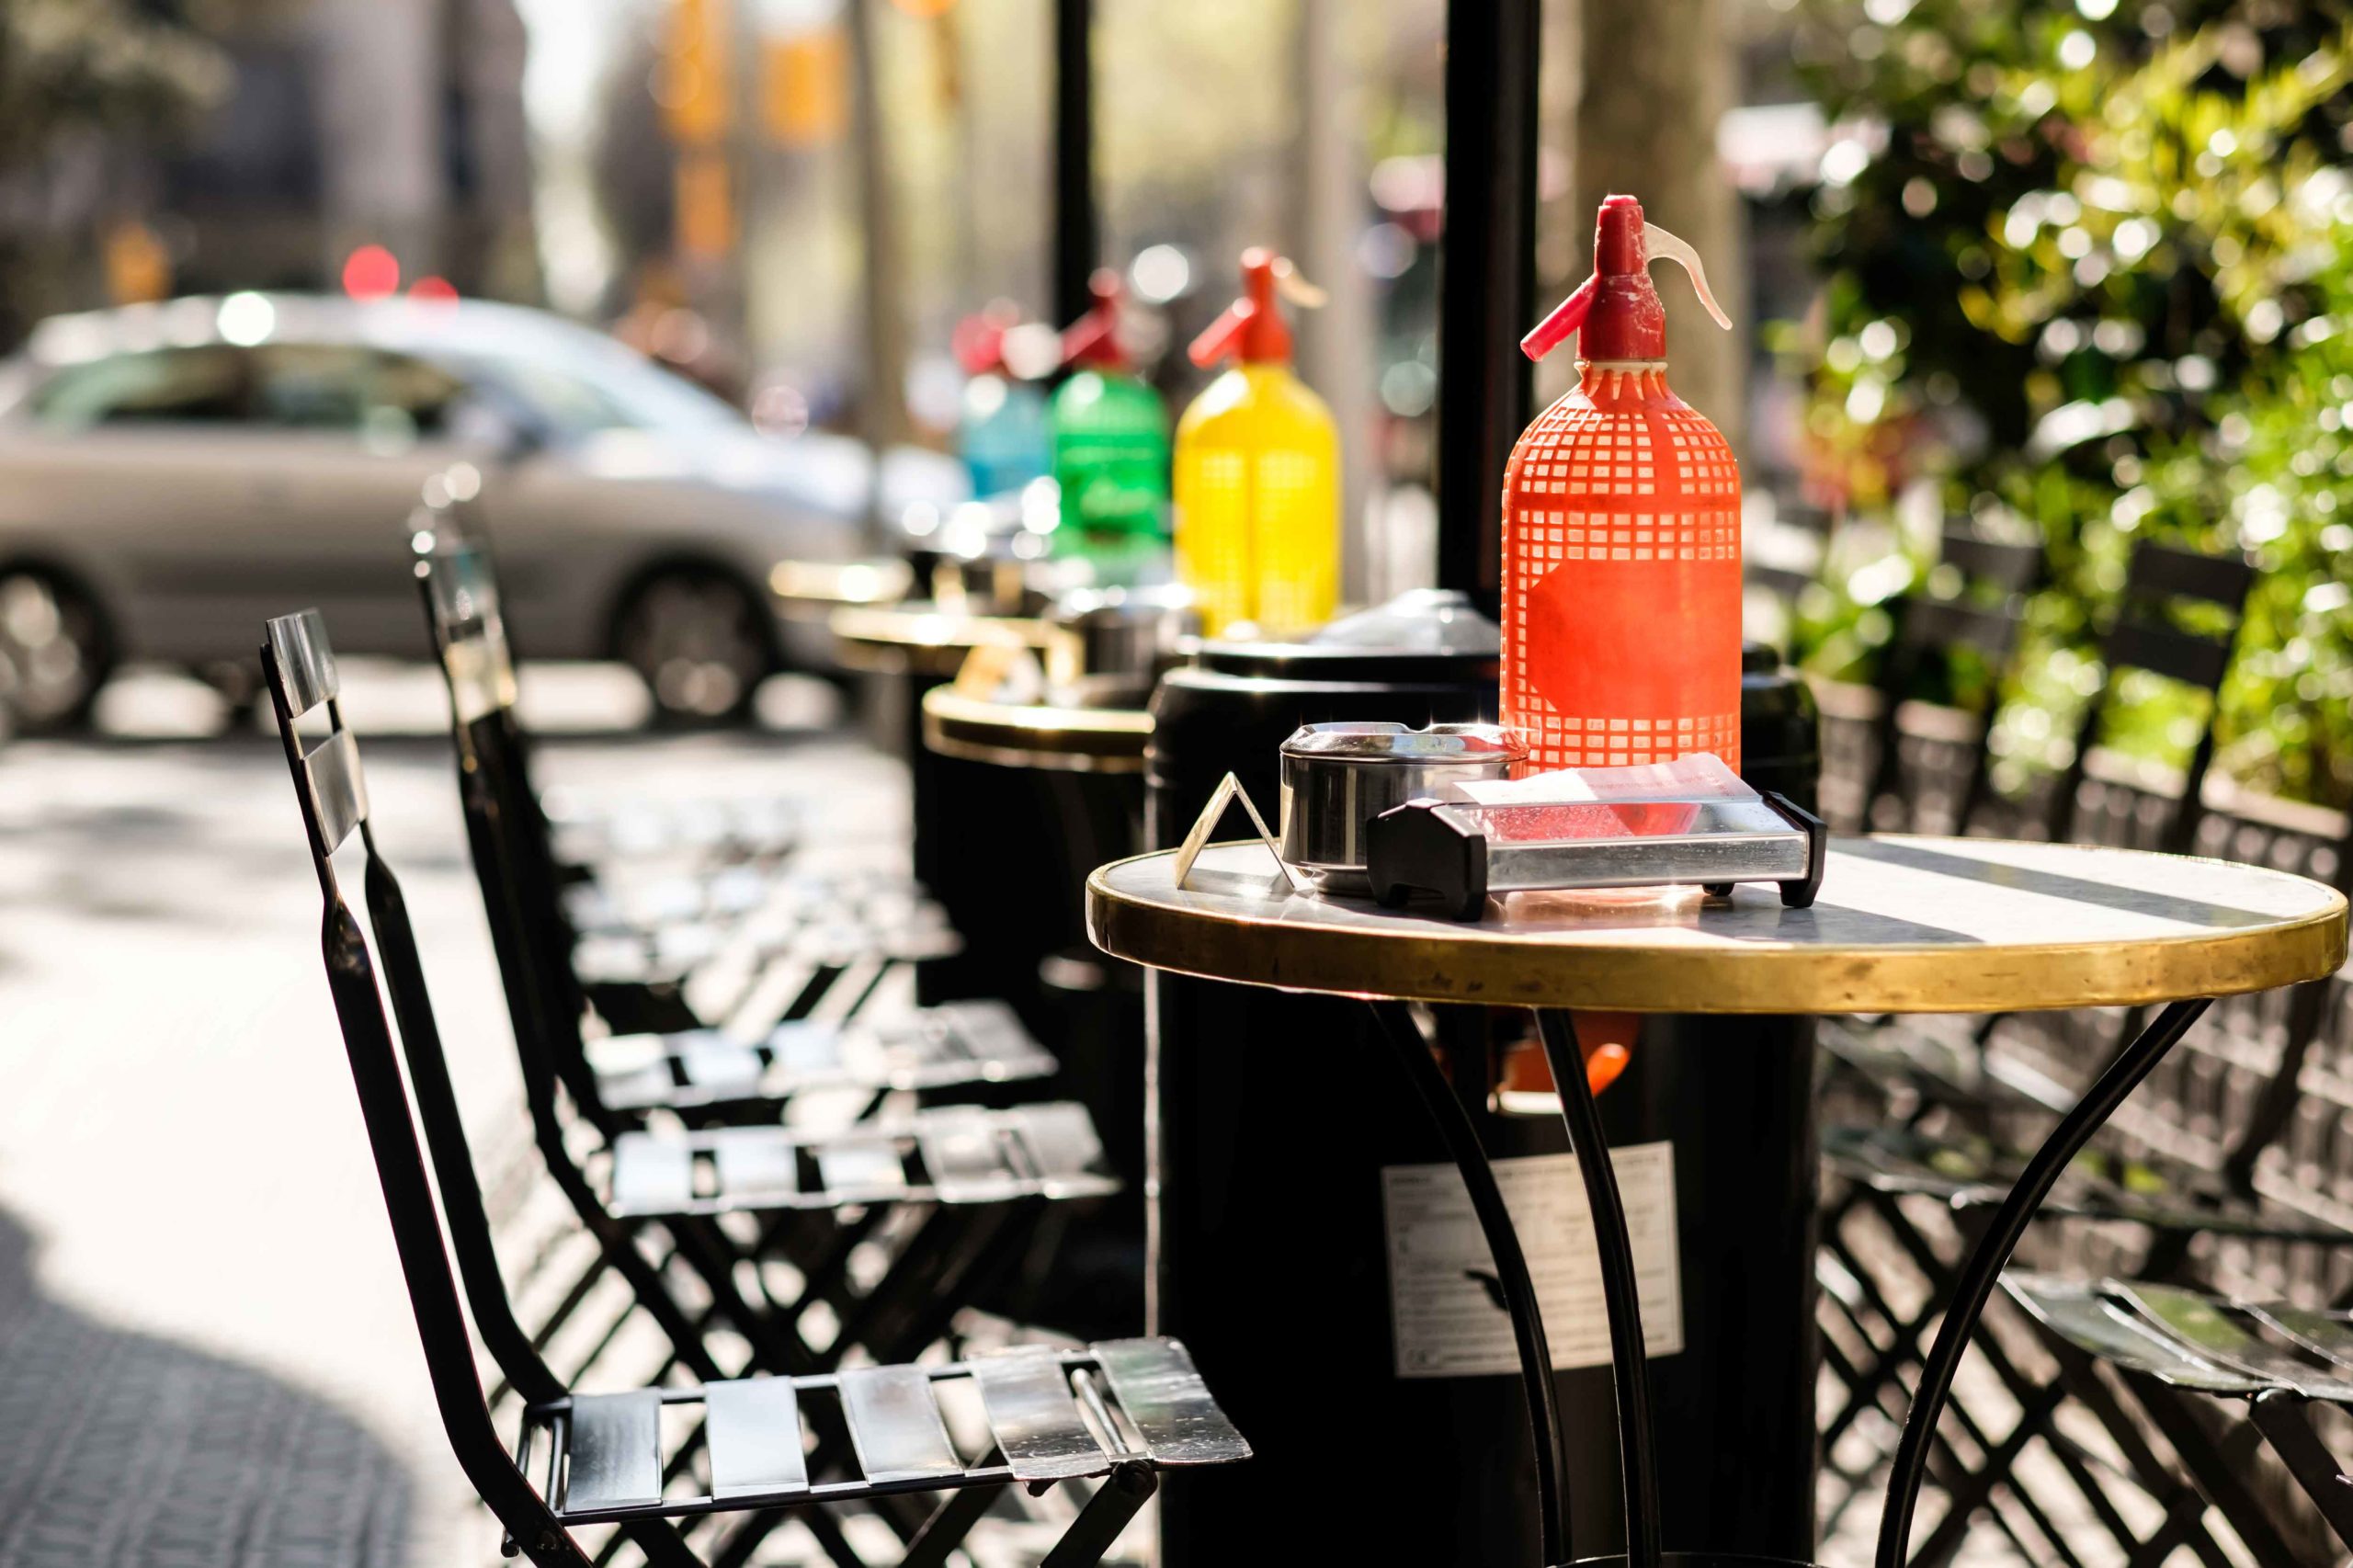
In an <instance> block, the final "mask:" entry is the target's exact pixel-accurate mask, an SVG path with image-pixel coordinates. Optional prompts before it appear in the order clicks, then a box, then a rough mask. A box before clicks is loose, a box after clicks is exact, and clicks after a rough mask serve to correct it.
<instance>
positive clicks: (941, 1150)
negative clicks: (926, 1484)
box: [263, 611, 1118, 1378]
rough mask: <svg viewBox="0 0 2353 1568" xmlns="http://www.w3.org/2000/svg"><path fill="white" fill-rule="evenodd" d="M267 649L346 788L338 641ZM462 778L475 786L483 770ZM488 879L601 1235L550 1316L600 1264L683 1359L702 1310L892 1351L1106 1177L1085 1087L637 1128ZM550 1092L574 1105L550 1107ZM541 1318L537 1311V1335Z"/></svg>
mask: <svg viewBox="0 0 2353 1568" xmlns="http://www.w3.org/2000/svg"><path fill="white" fill-rule="evenodd" d="M263 665H264V671H265V675H266V676H267V680H268V683H269V687H270V690H271V693H272V697H273V699H274V700H276V701H277V702H278V703H279V704H280V708H279V722H280V726H281V728H282V729H283V730H284V731H285V733H287V735H288V737H289V744H290V745H291V744H295V740H294V737H295V734H296V725H297V723H298V722H299V721H301V719H303V718H304V717H305V716H306V715H307V714H309V713H310V712H311V711H312V710H313V709H319V708H324V710H325V713H326V716H327V723H328V726H329V731H330V736H331V741H332V744H335V745H337V746H338V747H339V749H337V750H335V752H334V753H333V754H332V755H333V756H335V758H336V763H335V766H338V767H343V768H345V769H347V771H348V772H349V773H350V774H351V776H352V779H353V787H354V788H355V789H357V788H358V783H357V779H358V754H357V751H356V749H355V748H354V747H353V746H352V745H351V744H350V737H349V732H348V731H347V730H346V729H345V728H344V726H343V722H342V718H341V711H340V708H339V706H337V704H336V703H335V676H334V668H335V666H334V658H333V654H332V653H331V651H330V650H329V648H328V645H327V642H326V639H325V634H324V628H323V626H322V625H321V623H320V620H319V618H318V616H317V613H316V612H315V611H304V612H302V613H301V614H300V615H295V616H288V617H283V618H281V619H278V620H274V621H272V622H270V623H269V626H268V641H267V644H266V646H265V647H264V649H263ZM323 749H324V748H323ZM464 777H465V779H466V783H467V787H468V789H469V790H479V789H480V786H481V783H482V779H483V772H482V770H481V769H479V768H470V769H469V770H468V771H467V772H466V774H465V776H464ZM359 798H360V801H361V808H360V820H359V821H358V823H357V824H356V825H358V827H359V828H361V829H362V831H363V838H364V840H365V842H366V843H367V845H368V846H369V864H370V867H371V868H373V867H374V866H375V865H376V864H377V861H376V858H375V855H374V836H373V833H372V830H370V829H368V828H367V824H366V823H365V820H364V819H365V810H364V795H362V796H360V797H359ZM496 809H497V803H496V802H485V801H479V800H477V801H472V802H471V805H470V810H469V813H468V815H469V827H470V831H472V832H474V833H475V834H476V836H477V838H479V837H480V836H481V835H482V834H483V832H484V831H486V830H487V828H488V827H490V826H492V825H494V824H486V823H485V822H484V821H483V818H484V817H485V816H487V815H488V814H490V813H492V812H494V811H495V810H496ZM387 880H388V881H389V873H387ZM505 890H506V883H505V881H503V879H502V878H501V877H498V876H491V877H486V878H485V879H484V891H485V893H486V895H488V896H489V897H491V898H492V899H493V901H494V903H493V907H492V908H491V911H490V915H491V927H492V932H493V937H494V942H495V943H496V944H497V946H498V948H499V959H500V970H501V974H502V979H503V980H504V981H505V982H506V990H507V1002H508V1007H509V1011H510V1013H511V1015H512V1018H513V1024H514V1028H515V1033H516V1038H517V1046H518V1049H519V1054H520V1058H521V1065H522V1069H523V1079H524V1086H525V1097H526V1100H527V1103H528V1106H529V1111H530V1115H531V1120H532V1128H533V1133H534V1138H535V1142H537V1144H538V1147H539V1150H540V1155H541V1156H542V1158H543V1160H544V1163H545V1165H546V1166H547V1169H548V1171H549V1174H550V1176H551V1177H552V1179H553V1181H554V1183H555V1185H556V1187H558V1189H559V1190H560V1192H561V1194H562V1196H563V1199H564V1200H565V1201H566V1203H567V1204H568V1205H569V1206H570V1207H571V1209H572V1210H573V1211H574V1214H575V1215H576V1216H577V1218H578V1219H579V1221H581V1222H582V1224H583V1225H584V1226H585V1228H586V1230H587V1232H588V1233H589V1234H590V1235H591V1236H592V1237H593V1238H594V1239H595V1240H596V1242H597V1256H595V1257H594V1258H593V1259H592V1260H591V1262H590V1265H589V1268H588V1272H587V1273H586V1274H585V1275H583V1276H582V1282H581V1283H576V1284H575V1286H574V1289H573V1290H569V1291H567V1292H566V1293H565V1296H564V1302H565V1306H564V1307H563V1308H560V1309H559V1315H560V1314H561V1313H562V1312H565V1311H568V1310H570V1308H571V1307H573V1306H575V1305H577V1304H578V1302H579V1301H583V1300H585V1281H587V1280H588V1279H589V1278H592V1277H595V1276H597V1275H601V1274H602V1273H604V1272H606V1271H610V1272H612V1273H615V1274H618V1275H619V1276H620V1278H622V1279H623V1280H624V1281H625V1282H626V1284H627V1286H628V1287H629V1290H630V1293H631V1297H632V1298H633V1300H634V1301H635V1302H636V1303H637V1304H638V1305H640V1306H642V1308H643V1309H644V1310H645V1312H647V1313H648V1314H649V1315H650V1316H651V1317H652V1319H653V1320H654V1323H655V1324H657V1325H658V1326H659V1327H660V1329H661V1330H662V1331H663V1333H664V1335H665V1336H666V1337H667V1338H668V1340H669V1342H670V1344H671V1346H673V1348H674V1350H675V1352H676V1357H677V1359H678V1360H679V1362H680V1363H681V1364H683V1365H685V1366H686V1367H688V1368H689V1369H692V1370H694V1371H695V1372H696V1373H697V1374H698V1375H700V1376H703V1377H706V1378H708V1377H714V1376H717V1375H720V1374H719V1369H718V1368H717V1364H716V1363H715V1362H714V1361H713V1359H712V1358H711V1356H710V1350H709V1347H708V1335H709V1332H710V1329H711V1328H712V1327H713V1325H714V1321H716V1322H718V1323H723V1324H725V1325H726V1326H727V1327H729V1328H731V1329H733V1331H734V1333H735V1334H736V1335H740V1336H741V1337H742V1338H743V1339H744V1340H745V1342H746V1344H747V1346H748V1348H749V1353H750V1355H751V1358H752V1361H753V1364H754V1365H756V1366H759V1367H762V1368H765V1369H771V1370H780V1371H785V1372H791V1373H810V1372H815V1371H821V1370H824V1369H828V1368H830V1367H831V1366H833V1365H834V1364H836V1363H837V1362H838V1361H839V1360H840V1359H841V1358H842V1357H843V1356H844V1355H846V1354H847V1353H848V1352H849V1351H850V1350H851V1349H852V1348H853V1347H857V1348H859V1349H862V1350H864V1351H865V1352H866V1353H868V1354H870V1355H872V1356H873V1357H874V1358H877V1359H882V1360H887V1359H892V1358H900V1357H904V1355H911V1354H913V1353H915V1351H917V1350H919V1349H921V1348H922V1347H923V1346H926V1345H927V1344H930V1343H932V1342H934V1341H935V1340H938V1338H940V1337H941V1336H942V1335H944V1334H945V1333H946V1332H947V1330H948V1327H949V1323H950V1321H951V1320H952V1318H953V1316H954V1314H955V1312H957V1311H958V1310H959V1308H960V1307H961V1304H962V1303H963V1302H964V1301H968V1300H969V1299H970V1298H971V1295H972V1292H974V1291H976V1290H983V1289H987V1290H992V1291H994V1292H1003V1293H1007V1294H1010V1295H1011V1296H1012V1299H1014V1300H1018V1299H1019V1297H1018V1293H1017V1292H1015V1291H1008V1290H1007V1288H1006V1285H1005V1281H1006V1279H1008V1278H1017V1277H1019V1276H1020V1275H1021V1271H1023V1270H1024V1269H1029V1270H1034V1269H1035V1268H1037V1267H1039V1266H1040V1259H1038V1258H1037V1257H1035V1256H1032V1254H1033V1252H1034V1251H1035V1248H1034V1245H1033V1244H1034V1242H1035V1239H1036V1237H1037V1235H1038V1233H1039V1227H1040V1222H1041V1221H1042V1220H1043V1218H1044V1212H1043V1211H1044V1210H1047V1209H1049V1208H1051V1207H1053V1206H1055V1205H1059V1204H1063V1203H1066V1202H1070V1201H1074V1200H1082V1199H1092V1198H1100V1197H1103V1196H1106V1195H1108V1194H1109V1193H1111V1192H1113V1191H1116V1190H1117V1189H1118V1183H1117V1181H1116V1179H1114V1178H1112V1177H1110V1176H1108V1175H1106V1174H1105V1173H1104V1172H1103V1170H1102V1150H1101V1146H1100V1143H1099V1142H1098V1141H1097V1139H1096V1137H1095V1133H1094V1129H1093V1125H1092V1123H1091V1121H1090V1120H1089V1119H1088V1117H1087V1115H1086V1111H1085V1108H1083V1107H1079V1106H1076V1105H1072V1104H1068V1103H1058V1104H1045V1105H1032V1106H1024V1107H1017V1108H1013V1109H1010V1110H1005V1111H995V1112H991V1111H985V1110H983V1109H981V1108H975V1107H935V1108H927V1109H925V1110H922V1111H918V1112H916V1113H915V1114H914V1115H913V1116H911V1117H901V1118H896V1119H884V1120H881V1121H875V1120H867V1121H862V1122H855V1123H851V1124H848V1125H844V1126H838V1127H835V1128H832V1129H828V1130H824V1131H810V1130H806V1129H801V1128H786V1127H780V1126H778V1125H776V1123H775V1119H774V1116H773V1112H772V1111H771V1113H770V1115H769V1119H768V1122H767V1125H765V1126H757V1125H755V1126H739V1127H731V1128H724V1129H709V1130H706V1131H702V1132H699V1133H693V1132H679V1131H665V1132H659V1133H656V1132H649V1131H643V1130H642V1129H641V1128H639V1127H638V1126H637V1125H635V1124H634V1123H633V1122H632V1121H630V1120H628V1119H624V1118H622V1117H621V1116H620V1115H619V1114H618V1113H616V1112H614V1111H613V1110H612V1109H611V1108H608V1107H607V1106H606V1105H605V1104H604V1103H603V1102H602V1100H601V1099H600V1098H599V1080H598V1079H597V1075H596V1074H594V1073H593V1072H592V1071H590V1070H589V1068H588V1064H587V1062H586V1058H585V1052H584V1051H582V1050H581V1041H580V1037H579V1034H578V1011H577V1006H576V998H575V997H574V996H573V994H571V993H569V992H568V991H567V990H566V989H565V988H564V981H565V979H566V977H564V976H563V975H562V974H561V973H560V972H559V971H555V970H554V968H553V966H552V965H551V964H550V963H548V962H546V961H544V960H539V959H537V958H535V957H534V956H533V955H532V954H531V953H530V952H529V946H528V942H529V939H528V937H526V936H525V934H524V933H523V931H522V930H521V928H520V926H518V924H517V921H516V919H515V917H514V910H513V907H512V904H513V900H512V899H511V897H508V896H507V895H506V891H505ZM400 972H401V971H398V970H397V969H396V978H397V977H398V974H399V973H400ZM393 997H394V1004H395V1007H396V1009H405V1010H406V1011H404V1023H406V1022H408V1014H409V1013H411V1012H413V1013H414V1015H415V1025H414V1027H415V1028H416V1029H417V1030H419V1031H432V1030H433V1025H432V1022H431V1016H430V1005H429V1003H428V1002H427V1000H426V995H425V992H424V989H423V985H422V982H421V980H419V981H418V983H416V984H415V985H414V986H410V987H406V988H401V987H396V988H395V990H394V993H393ZM567 1028H568V1029H569V1031H570V1032H569V1033H568V1034H567V1033H565V1030H566V1029H567ZM437 1032H438V1031H437ZM560 1042H561V1043H560ZM567 1100H568V1101H569V1102H570V1104H572V1105H574V1106H576V1107H577V1108H579V1111H580V1120H579V1121H577V1122H575V1121H574V1119H571V1118H569V1117H568V1116H567V1114H566V1102H567ZM583 1123H585V1125H583ZM575 1132H576V1133H578V1134H579V1135H580V1136H579V1137H577V1138H575V1136H574V1134H575ZM724 1216H745V1217H746V1218H745V1221H743V1222H742V1223H740V1224H738V1225H737V1226H735V1228H733V1229H732V1230H731V1229H730V1228H729V1227H728V1226H727V1225H724V1224H722V1223H720V1222H718V1221H719V1220H720V1219H721V1218H722V1217H724ZM664 1238H666V1240H667V1242H668V1248H667V1250H666V1252H665V1253H664V1254H661V1255H659V1256H658V1257H650V1256H648V1254H647V1252H646V1251H645V1250H644V1249H643V1248H642V1246H641V1243H642V1242H647V1241H658V1240H660V1239H664ZM866 1243H874V1244H878V1245H880V1244H886V1243H887V1244H888V1248H887V1250H888V1251H889V1255H890V1256H889V1261H888V1266H887V1267H884V1268H882V1269H881V1270H880V1271H879V1275H878V1273H877V1271H874V1270H871V1269H869V1270H867V1271H865V1276H864V1277H863V1278H861V1276H860V1274H859V1273H858V1271H857V1270H856V1269H854V1267H853V1265H854V1263H855V1261H856V1259H857V1256H858V1249H859V1248H860V1246H861V1244H866ZM671 1263H676V1264H679V1265H682V1266H683V1267H685V1268H687V1269H688V1270H690V1271H691V1275H692V1278H693V1281H694V1283H695V1285H696V1287H697V1290H696V1291H695V1292H694V1294H693V1295H692V1296H690V1295H688V1293H686V1292H683V1291H682V1290H680V1288H679V1286H678V1284H677V1283H676V1281H674V1280H673V1278H671V1277H670V1275H671V1272H673V1271H671V1270H668V1269H667V1267H666V1266H667V1265H669V1264H671ZM771 1263H781V1264H783V1265H785V1266H786V1267H785V1271H784V1272H785V1276H786V1277H785V1278H779V1274H778V1270H776V1269H775V1268H771V1267H763V1265H766V1264H771ZM746 1279H749V1280H750V1281H752V1282H753V1285H752V1286H751V1287H750V1290H753V1291H756V1298H757V1299H755V1295H754V1294H752V1293H747V1287H746V1286H745V1283H744V1281H745V1280H746ZM820 1309H822V1312H820ZM813 1314H815V1315H813ZM826 1319H830V1320H831V1321H830V1322H829V1323H828V1322H825V1321H824V1320H826ZM813 1322H815V1323H819V1324H822V1325H823V1326H824V1329H825V1330H826V1332H825V1333H824V1335H823V1343H822V1345H817V1344H813V1343H812V1341H811V1333H810V1327H809V1325H810V1324H812V1323H813ZM554 1326H556V1325H555V1324H542V1325H541V1328H540V1336H539V1337H540V1339H541V1340H544V1339H545V1337H546V1335H548V1334H549V1333H550V1332H551V1329H552V1328H553V1327H554Z"/></svg>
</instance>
